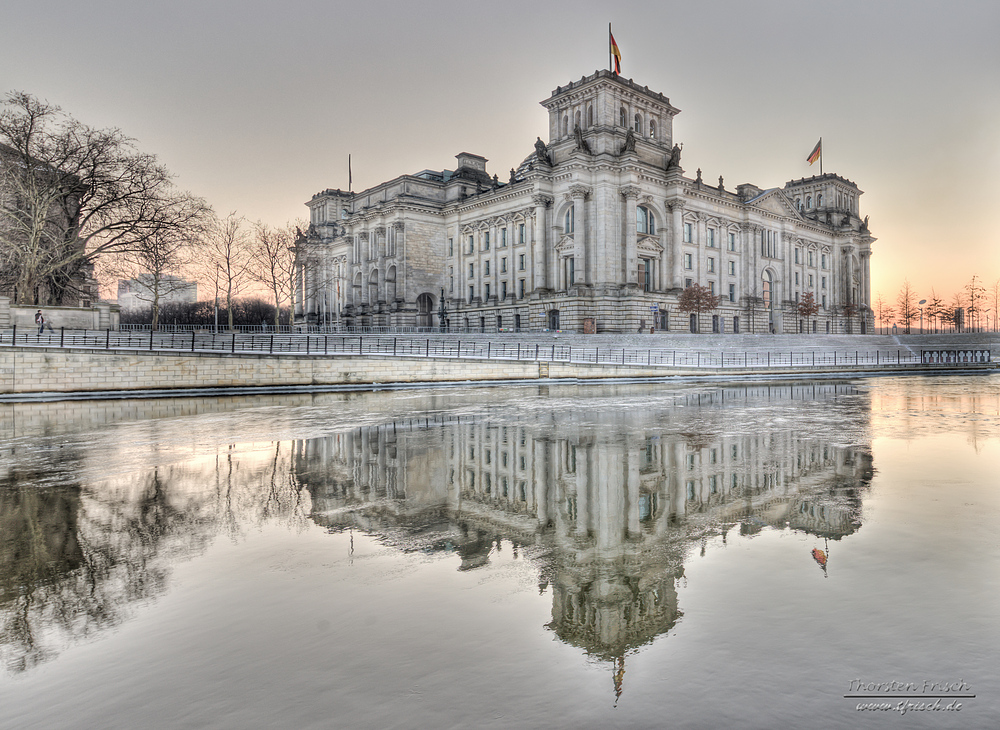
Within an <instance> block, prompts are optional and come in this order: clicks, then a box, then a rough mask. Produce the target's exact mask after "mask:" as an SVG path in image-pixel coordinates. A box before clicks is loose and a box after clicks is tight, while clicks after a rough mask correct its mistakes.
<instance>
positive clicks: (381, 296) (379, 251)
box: [372, 226, 388, 302]
mask: <svg viewBox="0 0 1000 730" xmlns="http://www.w3.org/2000/svg"><path fill="white" fill-rule="evenodd" d="M372 235H374V236H375V265H376V266H377V267H378V293H377V294H376V296H375V300H376V301H382V302H384V301H386V296H385V266H386V261H385V252H386V248H387V240H386V236H387V235H388V233H387V231H386V229H385V227H384V226H379V227H378V228H376V229H375V230H374V231H372Z"/></svg>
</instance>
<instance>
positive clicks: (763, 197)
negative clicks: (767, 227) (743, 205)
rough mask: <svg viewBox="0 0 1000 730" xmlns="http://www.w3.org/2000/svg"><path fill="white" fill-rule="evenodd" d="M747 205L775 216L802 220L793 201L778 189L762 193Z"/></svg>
mask: <svg viewBox="0 0 1000 730" xmlns="http://www.w3.org/2000/svg"><path fill="white" fill-rule="evenodd" d="M747 205H751V206H753V207H754V208H759V209H760V210H766V211H767V212H768V213H774V214H775V215H780V216H788V217H791V218H801V216H800V215H799V212H798V211H797V210H796V209H795V205H794V204H793V203H792V201H791V200H789V199H788V196H787V195H785V194H784V193H783V192H782V191H781V190H778V189H777V188H774V189H772V190H768V191H767V192H765V193H761V194H760V195H758V196H757V197H756V198H753V199H752V200H748V201H747Z"/></svg>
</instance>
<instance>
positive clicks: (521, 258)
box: [517, 253, 524, 271]
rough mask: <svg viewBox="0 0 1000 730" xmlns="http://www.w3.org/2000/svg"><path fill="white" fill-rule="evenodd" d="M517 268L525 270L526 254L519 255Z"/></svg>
mask: <svg viewBox="0 0 1000 730" xmlns="http://www.w3.org/2000/svg"><path fill="white" fill-rule="evenodd" d="M517 270H518V271H524V254H523V253H522V254H519V255H518V257H517Z"/></svg>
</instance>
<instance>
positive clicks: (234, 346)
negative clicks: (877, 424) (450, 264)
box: [0, 327, 991, 370]
mask: <svg viewBox="0 0 1000 730" xmlns="http://www.w3.org/2000/svg"><path fill="white" fill-rule="evenodd" d="M0 345H8V346H10V345H13V346H16V347H63V348H94V349H103V350H127V351H140V350H144V351H171V352H182V351H186V352H201V353H256V354H262V353H266V354H274V355H282V354H297V355H310V356H323V355H327V356H344V355H354V356H360V355H374V356H383V357H427V358H464V359H488V360H532V361H541V362H565V363H592V364H602V365H627V366H628V365H631V366H644V367H657V368H696V369H733V368H742V369H769V368H796V369H805V370H808V369H812V368H816V369H822V368H831V367H847V368H863V367H876V368H878V369H893V368H905V367H912V366H919V365H925V366H926V365H928V364H930V365H935V366H946V367H962V366H966V365H986V364H989V363H990V362H991V358H990V351H989V350H988V349H983V348H955V349H948V350H942V349H941V348H937V349H935V350H933V351H931V350H927V351H924V350H919V351H910V350H904V349H894V350H889V349H884V348H883V349H877V348H876V349H869V350H861V349H854V350H842V349H828V350H816V349H809V350H804V351H799V352H796V351H794V350H768V349H758V350H745V351H733V350H722V349H720V350H711V351H709V350H705V349H663V348H637V347H622V346H618V347H611V346H605V347H600V346H594V347H579V346H575V345H570V344H557V343H548V342H535V343H532V342H524V341H517V342H508V341H493V340H486V341H484V340H483V339H482V338H477V339H470V340H463V339H462V338H461V337H456V336H450V337H437V338H432V337H423V338H421V337H407V336H393V337H381V336H367V337H366V336H358V335H334V334H290V333H289V334H283V333H280V332H278V333H270V334H254V333H242V332H226V333H219V334H216V333H213V332H204V331H194V330H191V331H188V332H183V331H176V332H149V331H146V332H142V331H129V330H67V329H60V330H46V331H45V332H43V333H38V332H37V331H36V330H35V329H34V328H30V329H28V330H25V329H24V328H21V329H18V328H16V327H14V328H12V329H8V330H4V331H0ZM930 352H934V353H937V354H935V355H934V356H933V357H928V356H927V355H926V354H924V353H930ZM942 352H950V353H953V354H952V355H950V356H943V355H941V354H940V353H942Z"/></svg>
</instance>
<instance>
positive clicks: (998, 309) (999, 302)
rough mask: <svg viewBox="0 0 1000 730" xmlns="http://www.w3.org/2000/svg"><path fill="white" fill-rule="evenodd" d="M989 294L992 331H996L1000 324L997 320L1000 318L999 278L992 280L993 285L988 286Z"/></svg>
mask: <svg viewBox="0 0 1000 730" xmlns="http://www.w3.org/2000/svg"><path fill="white" fill-rule="evenodd" d="M990 294H991V295H992V298H993V331H994V332H996V331H997V325H998V324H1000V322H998V321H997V320H998V319H1000V279H997V280H996V281H994V282H993V286H992V287H990Z"/></svg>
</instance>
